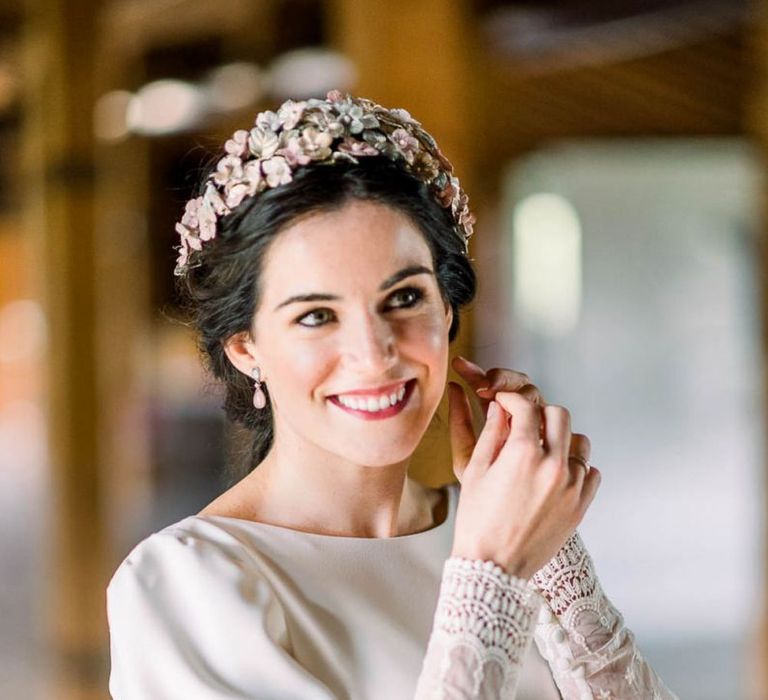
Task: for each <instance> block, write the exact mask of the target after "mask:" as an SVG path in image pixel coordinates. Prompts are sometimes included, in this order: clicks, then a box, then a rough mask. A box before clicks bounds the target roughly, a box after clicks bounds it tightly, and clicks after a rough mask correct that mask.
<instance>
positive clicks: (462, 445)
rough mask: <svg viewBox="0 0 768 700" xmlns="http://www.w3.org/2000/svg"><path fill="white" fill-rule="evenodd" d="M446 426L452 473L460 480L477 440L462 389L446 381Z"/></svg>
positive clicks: (469, 409)
mask: <svg viewBox="0 0 768 700" xmlns="http://www.w3.org/2000/svg"><path fill="white" fill-rule="evenodd" d="M448 428H449V431H450V439H451V455H452V460H453V473H454V474H455V475H456V478H457V479H458V480H459V481H461V478H462V476H463V474H464V469H466V466H467V464H468V463H469V460H470V459H471V457H472V451H473V450H474V448H475V443H476V442H477V440H476V438H475V428H474V426H473V425H472V410H471V408H470V405H469V399H468V398H467V395H466V393H465V392H464V389H463V388H462V387H461V386H460V385H459V384H457V383H456V382H448Z"/></svg>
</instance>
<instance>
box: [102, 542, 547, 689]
mask: <svg viewBox="0 0 768 700" xmlns="http://www.w3.org/2000/svg"><path fill="white" fill-rule="evenodd" d="M540 606H541V598H540V596H539V595H538V594H537V593H536V590H535V588H534V586H533V585H532V584H531V583H530V582H527V581H523V580H522V579H516V578H514V577H510V576H508V575H507V574H505V573H504V572H503V571H502V570H501V568H499V567H498V566H496V565H494V564H493V563H492V562H480V561H469V560H464V559H460V558H455V557H454V558H450V559H448V560H447V561H446V562H445V564H444V569H443V576H442V581H441V586H440V593H439V596H438V603H437V607H436V612H435V615H434V623H433V629H432V634H431V636H430V638H429V642H428V644H427V649H426V654H425V656H424V659H423V663H422V671H421V675H420V676H419V679H418V682H417V686H418V687H417V689H416V692H415V696H414V700H436V699H439V700H491V699H493V700H501V699H503V698H513V697H514V695H515V687H516V685H517V680H518V676H519V671H520V666H521V663H522V660H523V658H524V656H525V653H526V652H527V650H528V648H529V647H530V644H531V640H532V638H533V627H534V624H535V620H536V615H537V613H538V610H539V608H540ZM107 614H108V620H109V628H110V647H111V660H112V668H111V673H110V679H109V690H110V693H111V696H112V698H113V699H114V700H148V699H149V698H151V699H152V700H181V699H182V698H183V699H184V700H187V699H189V700H197V699H198V698H199V699H200V700H225V699H226V700H267V699H272V698H274V699H275V700H276V699H277V698H280V699H281V700H290V699H291V698H294V699H296V700H298V699H299V698H301V700H334V699H335V698H337V697H338V695H337V694H336V692H334V691H332V690H331V689H330V688H329V687H328V686H326V685H325V684H324V683H323V682H322V681H321V680H320V679H318V678H317V677H316V676H314V675H313V674H312V673H310V672H309V671H308V670H307V669H306V668H304V667H303V666H302V665H301V664H300V663H299V662H298V661H296V659H295V658H294V657H293V655H292V645H291V640H290V635H289V634H288V628H287V625H286V619H285V615H284V611H283V607H282V605H281V603H280V601H279V600H278V598H277V596H276V595H275V593H274V590H273V588H272V586H271V585H270V583H269V581H268V580H267V578H265V576H264V575H263V574H262V573H261V572H260V571H259V570H258V569H257V567H256V566H255V565H254V561H253V558H252V557H249V556H248V555H247V554H245V553H244V551H243V549H242V548H241V547H238V544H237V543H236V542H233V543H232V544H231V546H227V545H226V544H223V543H222V542H221V541H216V542H213V541H208V540H207V539H205V538H201V537H198V536H194V535H190V534H188V533H186V532H184V531H180V530H179V531H176V530H172V531H164V532H162V533H158V534H155V535H152V536H150V537H149V538H148V539H147V540H145V541H144V542H142V543H141V544H140V545H138V546H137V547H136V548H135V549H134V550H133V551H132V552H131V553H130V554H129V556H128V557H127V558H126V559H125V561H124V562H123V563H122V564H121V565H120V567H119V568H118V570H117V571H116V572H115V574H114V576H113V577H112V580H111V582H110V584H109V586H108V588H107Z"/></svg>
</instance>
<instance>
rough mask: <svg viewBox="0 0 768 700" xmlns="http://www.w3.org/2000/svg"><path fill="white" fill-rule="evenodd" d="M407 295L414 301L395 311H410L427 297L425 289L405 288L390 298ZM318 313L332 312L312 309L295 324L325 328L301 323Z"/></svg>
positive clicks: (397, 307) (316, 324)
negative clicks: (409, 294)
mask: <svg viewBox="0 0 768 700" xmlns="http://www.w3.org/2000/svg"><path fill="white" fill-rule="evenodd" d="M406 293H411V294H413V296H414V298H413V301H411V302H409V303H406V304H400V305H399V306H395V307H393V308H394V309H410V308H413V307H414V306H416V305H417V304H419V302H421V301H422V300H423V299H424V298H425V297H426V292H425V291H424V290H423V289H419V288H418V287H403V288H402V289H398V290H397V291H395V292H393V293H392V295H391V296H390V297H389V298H390V299H392V298H393V297H397V296H400V295H405V294H406ZM318 311H330V309H312V311H309V312H307V313H305V314H302V315H301V316H299V317H298V318H297V319H296V321H295V323H296V324H297V325H299V326H304V327H305V328H319V327H320V326H324V325H325V323H311V324H306V323H301V321H302V320H303V319H305V318H307V316H311V315H312V314H316V313H317V312H318Z"/></svg>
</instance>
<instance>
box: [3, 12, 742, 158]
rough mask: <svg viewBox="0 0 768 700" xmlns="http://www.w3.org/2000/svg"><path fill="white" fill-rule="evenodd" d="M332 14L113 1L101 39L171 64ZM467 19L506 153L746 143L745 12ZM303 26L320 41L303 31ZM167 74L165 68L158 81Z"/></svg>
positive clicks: (16, 75)
mask: <svg viewBox="0 0 768 700" xmlns="http://www.w3.org/2000/svg"><path fill="white" fill-rule="evenodd" d="M350 1H353V0H350ZM22 6H23V3H22V0H2V2H0V127H1V126H2V125H3V124H6V125H12V126H15V125H16V124H17V122H18V116H19V112H20V104H21V91H22V81H21V78H20V76H21V65H20V55H21V51H20V42H21V37H22V31H21V29H22ZM324 6H325V5H324V4H323V3H322V2H321V1H320V0H262V1H261V2H256V0H218V2H217V3H215V15H214V16H212V15H211V11H212V7H213V6H212V4H211V3H210V2H208V0H113V1H112V2H110V3H105V13H104V18H103V23H102V26H103V27H104V30H105V33H107V34H108V35H109V36H110V37H112V38H113V39H110V42H111V44H112V45H113V49H115V47H119V46H125V47H127V48H126V50H133V51H138V52H139V53H140V54H143V56H144V57H145V58H146V57H147V55H148V54H150V53H152V55H153V56H154V57H155V59H154V60H159V61H160V63H161V64H162V60H163V58H162V57H163V55H164V51H166V48H167V49H168V51H167V55H168V56H173V55H174V53H173V50H172V48H173V47H174V46H178V45H179V44H180V43H181V44H183V43H184V41H185V39H186V40H187V41H195V40H198V39H199V38H200V37H204V36H205V35H206V33H207V34H208V35H210V34H211V33H212V32H213V31H214V30H213V29H212V27H215V32H219V33H224V34H232V35H234V34H239V35H240V36H241V37H242V36H243V34H244V33H243V31H242V27H243V26H244V24H245V25H248V26H253V27H258V28H263V27H268V26H270V24H277V25H279V26H289V25H290V26H293V27H294V33H296V36H297V37H302V36H314V35H315V34H317V29H316V28H314V27H315V25H317V24H318V17H319V14H322V12H321V11H320V9H319V8H322V7H324ZM469 6H470V7H471V8H472V11H473V13H474V17H475V27H474V31H473V35H474V37H475V41H474V43H475V45H476V47H477V49H478V51H477V52H476V55H477V57H478V65H477V67H476V70H477V74H478V81H482V83H483V85H484V88H483V89H482V90H480V91H479V93H480V94H482V95H486V97H485V98H484V100H485V103H486V104H485V105H484V109H483V110H482V113H483V114H485V115H486V118H487V119H490V121H491V122H492V131H493V132H494V133H495V134H497V135H498V136H497V138H498V143H496V144H493V145H492V146H491V147H493V148H494V150H495V152H496V153H498V148H502V149H504V150H507V151H509V152H510V153H514V152H517V151H519V150H520V149H525V148H530V147H533V146H535V145H536V144H537V143H539V142H541V140H544V139H550V138H557V137H560V136H598V135H599V136H611V135H616V136H626V135H638V134H652V135H690V134H736V133H743V132H744V131H745V102H746V96H747V95H748V94H749V91H750V82H751V81H752V80H754V75H755V70H754V67H753V65H752V60H753V59H752V57H751V41H752V34H753V26H754V22H753V20H752V18H751V16H750V12H749V5H748V4H747V3H746V2H745V0H699V1H698V2H690V1H689V2H685V1H684V0H595V1H594V2H590V3H577V2H575V1H567V0H548V1H544V2H537V3H528V4H522V3H509V2H499V1H498V0H474V2H470V5H469ZM312 8H314V9H315V10H317V11H316V12H313V11H310V10H311V9H312ZM216 17H218V18H219V19H218V20H216ZM288 17H290V19H291V21H290V22H287V21H285V18H288ZM279 18H282V19H279ZM180 20H183V21H180ZM214 20H215V21H214ZM302 22H306V23H312V25H313V28H310V27H307V28H306V29H307V31H304V30H302V29H301V24H302ZM313 32H314V34H313ZM245 34H246V38H248V40H247V41H246V42H245V43H243V41H242V39H241V43H240V44H236V45H234V47H231V48H232V51H231V52H230V53H231V54H232V55H229V56H224V58H226V59H228V60H235V59H237V58H240V56H239V55H238V54H239V53H242V52H243V51H246V50H247V51H248V52H249V53H250V56H249V57H248V58H249V59H250V60H253V58H256V57H257V56H258V54H260V53H262V54H263V53H264V52H265V51H269V50H270V48H274V47H269V46H264V45H263V44H264V42H265V41H266V39H264V37H265V36H270V35H271V34H274V32H271V31H258V30H254V31H253V32H250V33H245ZM259 37H261V38H259ZM270 41H271V40H270ZM227 43H228V42H227ZM130 47H132V49H131V48H130ZM115 50H116V49H115ZM158 57H159V59H158ZM165 69H167V70H170V69H171V67H170V65H169V66H167V67H165ZM163 70H164V66H163V65H158V66H157V67H156V69H155V70H153V71H152V72H153V73H155V72H156V73H158V74H161V73H162V72H163ZM179 77H182V76H179ZM126 87H129V88H131V87H134V86H126ZM497 157H498V156H497Z"/></svg>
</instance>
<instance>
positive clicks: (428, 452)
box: [329, 0, 481, 485]
mask: <svg viewBox="0 0 768 700" xmlns="http://www.w3.org/2000/svg"><path fill="white" fill-rule="evenodd" d="M329 7H330V9H329V20H330V21H329V26H330V27H331V32H332V33H331V42H332V44H333V45H334V47H335V48H336V49H338V50H339V51H340V52H341V53H343V54H344V55H345V56H347V57H348V58H350V59H351V60H352V61H353V62H354V64H355V66H356V67H357V70H358V71H359V80H358V84H357V86H356V88H355V90H354V92H355V93H356V94H357V95H359V96H361V97H367V98H369V99H372V100H374V101H376V102H379V103H380V104H382V105H384V106H385V107H390V108H391V107H403V108H405V109H407V110H408V111H409V112H411V114H412V115H413V116H414V118H416V119H418V120H419V121H420V122H421V123H422V124H423V125H424V127H425V128H426V129H427V130H428V131H429V132H430V133H432V134H433V135H434V136H435V138H436V139H437V142H438V143H439V144H440V147H441V150H442V151H443V152H444V153H445V155H446V156H447V157H448V159H449V160H450V161H451V162H452V163H453V165H454V168H455V169H456V173H457V175H458V176H459V178H460V179H461V183H462V186H463V187H464V189H465V190H466V191H467V193H468V194H469V197H470V205H472V207H473V210H475V211H477V208H476V206H477V205H478V204H479V202H480V198H479V196H478V193H473V188H472V184H473V181H474V180H475V177H474V172H473V171H474V169H475V162H474V160H473V155H474V150H473V133H474V132H475V130H476V129H477V124H478V122H477V119H478V108H477V107H478V104H480V101H478V100H476V99H475V96H476V94H477V92H478V90H479V89H480V87H481V83H480V81H479V80H478V76H477V75H476V73H475V71H474V69H473V66H474V61H475V52H474V48H473V36H474V35H473V31H472V30H473V26H472V17H471V16H470V13H469V11H468V8H467V7H466V5H465V3H464V2H463V1H462V0H392V1H389V2H381V1H380V0H334V2H333V3H331V4H330V6H329ZM471 248H472V243H470V255H471V254H472V253H471ZM471 341H472V316H471V314H470V313H469V312H468V311H465V312H464V314H463V315H462V328H461V333H460V335H459V337H458V338H457V339H456V341H454V343H453V347H452V350H451V354H452V355H453V354H456V353H459V354H462V355H465V356H467V357H471V353H472V350H471V348H472V342H471ZM451 378H453V379H457V377H456V376H455V374H453V372H452V371H451ZM438 416H439V418H438V419H437V421H436V422H435V423H434V424H433V426H432V427H431V428H430V430H429V431H428V432H427V435H426V436H425V438H424V440H423V442H422V445H421V446H420V447H419V449H418V450H417V452H416V455H415V456H414V460H413V465H412V469H411V474H412V475H413V476H414V477H415V478H417V479H418V480H420V481H423V482H424V483H428V484H431V485H438V484H442V483H445V482H446V481H451V480H453V475H452V472H451V457H450V448H449V442H448V434H447V423H448V410H447V400H444V401H443V402H442V403H441V405H440V408H439V410H438Z"/></svg>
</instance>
